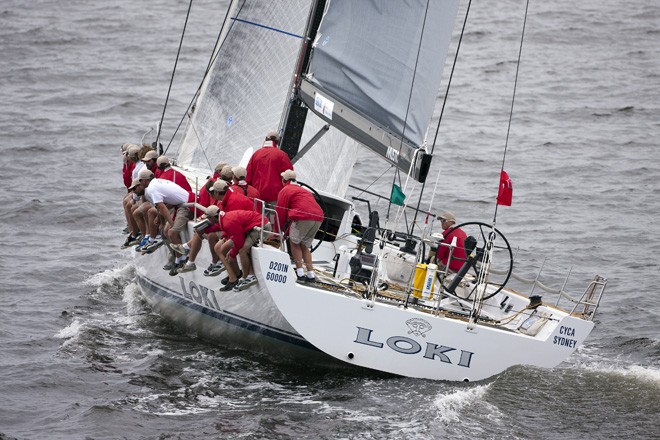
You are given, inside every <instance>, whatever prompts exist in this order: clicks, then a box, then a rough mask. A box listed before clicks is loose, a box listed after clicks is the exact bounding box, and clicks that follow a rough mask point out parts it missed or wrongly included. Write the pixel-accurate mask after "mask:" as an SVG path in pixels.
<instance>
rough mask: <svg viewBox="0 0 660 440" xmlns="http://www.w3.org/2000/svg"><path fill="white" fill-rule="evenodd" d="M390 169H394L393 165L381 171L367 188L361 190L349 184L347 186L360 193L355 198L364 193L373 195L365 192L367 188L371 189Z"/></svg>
mask: <svg viewBox="0 0 660 440" xmlns="http://www.w3.org/2000/svg"><path fill="white" fill-rule="evenodd" d="M392 167H394V165H390V166H389V167H388V168H386V169H385V171H383V172H382V173H381V175H380V176H378V177H376V178H375V179H374V181H373V182H371V183H370V184H369V186H367V187H366V188H364V189H362V188H358V187H356V186H353V185H350V184H349V185H348V186H349V187H351V188H355V189H357V190H360V191H361V192H360V194H358V195H357V197H362V195H363V194H364V193H365V192H366V193H367V194H370V195H374V194H375V193H372V192H369V191H367V190H368V189H369V188H371V187H372V186H373V185H374V184H375V183H376V182H378V181H379V180H380V178H381V177H383V176H384V175H385V173H387V172H388V171H389V170H391V169H392ZM379 197H382V196H379ZM383 198H386V197H383ZM388 200H389V199H388Z"/></svg>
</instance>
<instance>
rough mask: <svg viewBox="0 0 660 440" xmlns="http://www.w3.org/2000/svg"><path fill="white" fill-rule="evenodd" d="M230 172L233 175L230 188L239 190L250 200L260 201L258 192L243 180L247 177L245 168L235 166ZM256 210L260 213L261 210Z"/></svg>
mask: <svg viewBox="0 0 660 440" xmlns="http://www.w3.org/2000/svg"><path fill="white" fill-rule="evenodd" d="M231 171H232V172H233V173H234V182H233V184H232V185H231V188H234V189H237V190H239V191H240V192H242V193H243V194H244V195H245V196H247V197H248V198H249V199H250V200H255V199H261V194H260V193H259V190H258V189H257V188H255V187H254V186H252V185H250V184H248V183H247V181H246V180H245V177H246V176H247V170H246V169H245V167H241V166H237V167H234V168H232V169H231ZM258 210H259V211H261V208H259V209H258Z"/></svg>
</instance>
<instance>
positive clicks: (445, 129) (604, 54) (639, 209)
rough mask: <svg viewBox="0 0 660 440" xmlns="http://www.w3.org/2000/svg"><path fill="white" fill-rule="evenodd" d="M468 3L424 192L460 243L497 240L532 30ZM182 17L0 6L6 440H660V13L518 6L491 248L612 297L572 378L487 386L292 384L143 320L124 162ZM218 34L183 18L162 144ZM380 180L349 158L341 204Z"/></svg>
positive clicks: (208, 5) (212, 23)
mask: <svg viewBox="0 0 660 440" xmlns="http://www.w3.org/2000/svg"><path fill="white" fill-rule="evenodd" d="M477 3H481V4H477ZM483 3H485V2H475V4H474V5H473V10H472V21H471V23H470V24H469V25H468V30H467V34H466V37H465V42H464V46H463V48H462V49H461V59H462V62H463V64H459V66H458V67H457V70H456V74H455V75H456V76H455V78H454V86H455V87H454V88H453V89H452V91H451V93H450V99H449V102H448V104H447V109H446V111H445V112H446V113H445V121H444V122H443V126H442V128H441V130H440V139H441V141H440V145H439V147H438V148H437V149H436V153H437V154H439V155H440V156H441V157H442V159H441V160H436V161H435V162H434V168H433V169H432V171H431V178H430V180H431V182H430V183H429V186H428V188H431V190H432V188H433V186H434V184H435V180H436V178H435V176H436V175H437V174H438V172H439V173H440V174H439V178H438V186H437V194H436V196H435V198H434V205H433V206H434V209H436V210H440V209H451V210H453V211H455V212H456V213H458V215H459V220H461V221H462V220H479V221H486V222H488V221H490V220H491V219H492V215H493V206H492V200H493V198H494V192H495V189H494V188H496V186H497V176H498V172H499V165H500V163H501V160H502V150H503V145H504V139H505V136H506V123H507V119H508V109H509V106H510V96H511V88H512V85H513V77H514V74H515V60H516V57H517V51H518V38H519V30H520V26H521V24H522V15H523V11H524V5H523V4H522V3H521V2H518V1H513V0H510V1H505V2H497V4H495V2H488V3H489V4H487V5H485V4H483ZM490 3H493V4H490ZM186 8H187V2H183V1H178V2H165V1H161V0H158V1H152V2H146V1H127V0H117V1H113V2H88V1H83V0H73V1H69V2H60V1H55V0H33V1H30V2H25V1H18V0H5V1H3V2H2V3H1V4H0V36H1V40H0V41H1V43H0V72H1V75H0V90H2V99H1V100H0V133H1V134H2V137H1V142H2V149H3V154H2V156H1V158H0V164H1V165H2V167H1V168H2V173H0V184H1V185H2V187H3V188H4V189H5V190H4V191H3V192H2V194H1V195H0V202H1V203H0V206H1V208H0V219H1V222H0V232H2V237H3V244H4V246H3V247H4V249H3V252H2V253H0V269H2V275H1V280H2V282H1V284H0V295H1V296H0V298H1V299H2V302H3V305H2V307H1V308H0V347H1V352H2V355H1V356H0V438H2V439H4V438H8V439H9V438H18V439H45V438H48V439H73V438H94V439H106V438H107V439H114V438H128V439H152V438H153V439H155V438H181V439H187V438H197V439H200V438H268V439H274V438H281V439H286V438H360V439H362V438H373V439H375V438H449V437H451V438H458V439H463V438H474V437H479V438H492V439H500V438H510V439H541V438H542V439H559V438H562V439H577V438H589V439H591V438H595V439H601V438H630V439H652V438H658V437H660V306H658V295H657V286H658V285H660V270H659V269H660V267H659V264H658V261H657V253H658V249H660V227H659V226H658V220H657V215H658V213H659V212H660V183H658V182H660V153H658V139H660V109H659V104H658V103H659V102H660V92H658V90H660V88H658V83H659V82H660V45H659V44H658V41H659V38H660V5H658V4H657V2H654V1H650V0H647V1H639V2H634V3H625V4H624V3H623V2H619V1H614V0H607V1H595V0H588V1H583V2H577V3H576V2H569V1H556V2H532V4H531V6H530V18H529V21H528V24H527V33H526V38H525V46H524V49H523V64H522V66H521V71H520V80H519V85H518V87H519V88H518V94H517V98H516V112H515V114H514V118H513V123H512V130H511V136H510V141H509V150H508V153H507V162H506V167H505V168H506V169H507V171H508V172H509V174H510V176H511V177H512V179H513V182H514V204H513V206H512V207H510V208H504V207H501V208H500V210H499V211H498V226H499V227H500V228H501V229H502V230H503V231H504V232H505V234H507V236H508V238H509V239H510V241H512V242H513V244H514V246H516V247H521V248H522V249H524V251H525V252H529V253H531V254H534V255H536V254H544V255H545V254H547V255H548V256H549V257H551V258H552V260H551V263H548V264H551V265H557V266H560V267H566V268H568V267H569V266H575V268H576V273H577V275H576V276H578V277H579V276H580V275H582V274H593V273H595V272H599V273H601V274H602V275H603V276H606V277H607V278H608V279H609V285H608V290H607V294H606V297H605V299H604V301H603V304H602V306H601V309H600V314H599V316H598V319H597V321H598V325H597V327H596V329H595V331H594V332H593V334H592V336H591V337H590V339H589V340H588V341H587V343H586V345H585V346H584V347H582V348H581V349H580V350H579V351H578V352H577V353H576V354H575V355H574V356H572V357H571V358H570V359H569V360H568V362H566V363H564V364H562V365H561V366H559V367H558V368H556V369H553V370H540V369H534V368H523V367H518V368H513V369H511V370H508V371H506V372H505V373H503V374H502V375H500V376H498V377H497V378H495V379H493V380H491V381H488V382H485V383H480V384H453V383H442V382H427V381H420V380H414V379H407V378H396V377H391V376H387V375H382V374H378V373H374V372H368V371H364V370H353V369H346V370H341V369H340V370H336V369H328V368H322V367H318V366H316V367H314V366H312V367H310V366H308V365H297V364H295V363H292V362H290V361H288V360H286V359H278V358H275V357H273V356H272V355H268V354H261V353H253V352H251V351H249V350H248V349H246V348H234V347H217V346H213V345H211V344H209V343H207V342H203V341H200V340H198V339H196V338H195V337H194V336H192V335H187V334H185V333H183V332H182V331H181V330H179V329H177V328H173V327H171V326H170V325H169V324H168V323H167V322H165V321H163V320H162V319H160V318H159V317H158V316H155V315H153V314H151V313H150V311H149V309H148V308H147V307H146V306H145V305H144V304H143V302H142V301H141V299H140V295H139V293H138V290H137V287H136V285H135V284H134V283H133V281H132V278H133V269H132V266H131V259H130V252H128V251H120V250H119V245H120V244H121V242H122V241H123V236H121V235H120V233H119V231H120V230H121V228H122V227H123V220H122V215H121V212H120V209H119V207H120V205H119V200H120V198H121V194H122V190H121V181H120V176H119V170H120V167H121V164H120V161H119V155H118V147H119V145H121V144H122V143H123V142H125V141H127V140H134V141H135V140H138V139H139V137H140V136H141V134H142V133H143V132H144V131H145V129H146V127H148V126H151V125H153V123H154V122H155V121H156V120H158V119H159V117H160V113H161V111H162V104H163V101H164V97H165V94H166V91H167V84H168V81H169V76H170V74H171V67H172V63H173V61H174V58H175V55H176V48H177V44H178V38H179V35H180V34H179V32H180V30H181V27H182V26H183V21H184V17H185V13H186ZM225 11H226V4H225V2H218V3H216V2H212V1H210V0H205V1H198V2H195V4H194V6H193V10H192V14H191V25H190V26H191V27H190V28H189V32H190V34H189V35H190V39H189V40H187V42H186V44H184V48H183V52H182V58H181V60H180V65H179V71H178V73H177V80H176V82H175V86H174V90H173V101H171V103H170V109H171V111H170V112H169V113H168V117H167V118H166V122H165V127H166V129H165V130H166V131H168V130H169V131H170V132H171V131H172V130H173V127H175V126H176V124H177V123H178V118H179V117H180V114H181V112H182V111H183V109H184V108H185V106H186V105H187V102H188V100H189V99H190V96H191V94H192V93H193V92H194V90H195V89H196V87H197V84H198V81H199V80H200V79H201V74H202V72H203V69H204V68H205V66H206V61H207V60H208V57H209V56H210V51H211V48H212V45H213V43H214V41H215V36H216V32H217V29H218V25H219V23H221V21H222V19H223V17H224V14H225ZM167 127H169V128H167ZM384 169H385V168H382V169H377V168H374V167H373V166H372V162H371V163H370V161H369V159H368V158H365V159H362V160H361V161H360V163H359V164H358V166H357V168H356V172H355V174H354V175H355V183H357V184H359V185H362V186H366V185H369V184H371V183H372V180H373V179H375V178H376V177H378V176H379V175H380V174H381V173H382V172H383V171H384ZM390 179H391V175H390V177H387V178H386V179H385V180H381V181H379V182H378V183H377V184H376V186H375V188H388V187H389V185H390V184H391V180H390Z"/></svg>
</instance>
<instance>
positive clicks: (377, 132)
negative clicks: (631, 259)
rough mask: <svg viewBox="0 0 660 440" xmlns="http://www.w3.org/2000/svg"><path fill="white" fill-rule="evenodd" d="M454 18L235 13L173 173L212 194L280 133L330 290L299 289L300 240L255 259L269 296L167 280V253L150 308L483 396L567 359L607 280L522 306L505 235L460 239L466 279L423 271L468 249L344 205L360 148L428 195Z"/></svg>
mask: <svg viewBox="0 0 660 440" xmlns="http://www.w3.org/2000/svg"><path fill="white" fill-rule="evenodd" d="M404 3H405V4H404ZM458 10H459V1H458V0H443V1H423V0H408V1H405V2H401V1H398V0H397V1H394V0H386V1H379V2H366V1H365V2H355V1H348V0H327V1H323V0H320V1H311V0H310V1H302V0H288V1H287V0H282V1H278V2H261V1H257V0H235V1H233V2H232V3H231V5H230V8H229V11H228V15H227V16H228V20H227V21H226V23H225V24H224V25H223V28H222V32H221V36H220V38H219V42H218V44H217V46H216V49H215V51H214V56H213V60H212V62H211V63H210V67H209V69H208V72H207V75H206V76H205V78H204V81H203V83H202V86H201V87H200V90H199V93H198V95H197V97H196V99H195V101H194V105H193V106H191V109H190V111H189V112H188V113H187V118H188V123H187V128H186V131H185V133H184V135H183V136H182V140H181V145H180V148H179V153H178V158H177V169H179V170H180V171H181V172H183V173H185V174H186V175H187V176H188V178H189V180H190V181H191V182H192V183H193V186H194V187H197V188H199V187H200V185H201V184H203V182H204V181H205V178H206V177H207V176H208V175H209V174H210V170H212V169H213V164H215V163H216V162H218V161H220V160H224V161H226V162H229V163H233V164H245V163H247V161H248V160H249V157H250V155H251V154H252V152H253V148H254V147H255V146H258V145H260V143H261V142H262V141H263V138H264V135H265V133H266V132H267V131H268V130H269V129H271V128H273V127H278V128H279V131H280V133H281V134H282V142H281V148H282V149H283V150H284V151H286V152H287V153H288V154H289V156H290V157H291V159H292V162H293V163H294V166H295V171H296V174H297V180H298V181H302V182H305V183H306V184H307V186H309V187H310V188H313V192H314V193H315V194H316V196H317V198H318V199H319V202H320V204H321V205H322V207H323V210H324V214H325V220H324V222H323V225H322V227H321V230H320V231H319V234H318V235H317V237H316V238H317V240H316V242H315V244H314V246H313V249H314V252H313V257H314V265H315V268H316V269H317V274H318V277H317V282H315V283H300V282H298V281H297V277H296V274H295V271H294V265H293V264H292V261H291V257H290V255H289V253H288V252H287V248H286V245H285V242H286V240H282V241H281V242H282V244H281V245H269V244H266V243H264V242H263V240H262V243H261V244H260V245H258V246H255V247H254V248H253V249H252V262H253V266H254V270H255V275H256V276H257V279H258V282H257V284H256V285H253V286H251V287H249V288H248V289H247V290H242V291H230V292H220V291H219V288H220V287H221V284H220V283H219V280H218V279H217V278H212V277H205V276H203V275H202V273H201V271H193V272H185V273H180V274H178V275H176V276H169V275H168V273H167V272H164V271H163V270H162V269H161V266H162V265H163V264H164V263H165V262H166V260H167V258H168V251H167V250H166V249H165V248H164V247H163V248H161V249H159V250H157V251H156V252H155V253H154V254H152V255H138V256H136V259H135V264H136V268H137V281H138V284H139V286H140V288H141V290H142V292H143V294H144V296H145V298H146V299H147V301H148V302H149V303H150V304H151V305H152V307H153V308H154V310H156V311H157V312H159V313H160V314H162V315H163V316H166V317H168V318H170V319H173V320H175V321H177V322H179V323H181V324H182V325H185V326H186V327H188V328H191V329H194V330H195V331H197V332H199V333H200V334H201V335H202V336H204V337H206V338H208V339H210V340H213V341H217V342H219V343H243V344H249V346H250V347H253V346H255V347H256V346H260V347H268V348H272V347H278V349H280V348H281V347H288V348H290V349H293V350H295V351H300V352H302V353H312V352H317V353H318V352H322V353H325V354H326V355H329V356H331V357H332V358H335V359H336V360H338V361H341V362H345V363H348V364H352V365H356V366H359V367H365V368H369V369H373V370H379V371H384V372H388V373H392V374H396V375H401V376H408V377H415V378H425V379H434V380H450V381H475V380H476V381H478V380H483V379H487V378H489V377H492V376H494V375H497V374H499V373H501V372H502V371H504V370H506V369H507V368H509V367H512V366H514V365H531V366H537V367H547V368H551V367H554V366H556V365H558V364H559V363H561V362H562V361H564V360H565V359H566V358H567V357H568V356H570V355H571V353H573V352H574V351H575V350H576V349H577V347H578V346H580V345H581V344H582V343H583V342H584V341H585V339H586V338H587V337H588V335H589V333H590V332H591V330H592V329H593V327H594V321H593V319H594V316H595V314H596V311H597V309H598V305H599V304H600V301H601V298H602V296H603V293H604V291H605V286H606V284H607V280H606V279H605V278H602V277H600V276H598V275H596V276H595V277H594V279H593V280H592V281H591V282H590V283H588V285H587V286H586V288H585V289H584V291H583V292H582V293H581V294H569V293H568V292H565V291H564V290H563V288H562V289H560V290H559V291H558V293H556V300H554V301H550V302H548V301H546V300H544V299H543V298H542V297H541V296H540V295H524V294H522V293H519V292H518V291H516V290H514V289H513V288H511V287H509V286H508V283H509V280H510V278H511V276H512V271H513V266H514V262H515V261H514V260H515V258H514V254H513V252H512V249H511V246H510V245H509V242H508V240H507V239H506V237H505V236H504V235H503V234H502V232H501V231H500V230H499V229H497V228H496V227H495V224H494V221H493V222H491V223H483V222H469V223H465V224H463V225H459V226H460V227H461V228H463V229H464V230H465V232H466V233H467V235H468V238H469V239H468V240H466V243H469V246H466V247H468V249H466V252H467V255H468V257H467V258H465V259H463V261H461V267H460V270H458V271H452V270H449V269H447V268H442V267H437V266H435V265H433V264H429V263H428V261H427V256H428V253H429V249H430V248H432V247H436V246H445V247H447V248H448V251H449V253H450V255H453V252H454V251H455V249H456V246H457V245H456V243H448V244H447V243H442V242H441V241H442V240H441V238H439V237H437V236H434V235H433V234H431V233H430V230H429V228H425V229H422V230H419V229H414V228H400V227H399V225H398V220H397V219H399V218H401V216H400V215H399V213H401V212H404V211H405V209H406V208H407V206H405V204H404V203H399V204H397V205H395V206H397V208H396V211H397V215H396V216H394V219H390V216H389V215H387V216H386V217H385V220H384V222H383V223H384V224H383V225H381V221H380V215H379V213H378V212H377V211H372V210H371V205H370V204H368V205H367V206H368V209H369V218H368V221H365V222H362V221H358V220H357V219H359V213H358V211H359V209H358V206H357V205H356V203H364V202H363V201H362V199H357V200H356V199H348V198H347V197H346V192H347V189H348V184H349V178H350V173H351V170H352V168H353V166H354V164H355V161H356V158H357V155H358V151H360V149H363V148H367V149H370V150H371V151H373V152H374V153H375V154H376V155H378V157H380V158H381V159H382V161H383V163H388V164H390V165H391V166H392V167H393V168H394V169H395V172H396V173H397V174H399V175H401V176H405V179H406V181H415V182H421V183H424V182H425V181H426V179H427V176H428V173H429V169H430V164H431V160H432V159H433V154H432V153H431V149H430V146H429V145H428V140H427V134H428V133H429V124H430V122H431V119H432V116H433V111H434V108H435V104H436V100H437V98H436V96H437V92H438V90H439V87H440V81H441V78H442V73H443V68H444V65H445V59H446V57H447V53H448V51H449V47H450V44H451V41H452V34H453V30H454V23H455V21H456V20H457V16H458ZM284 11H286V12H284ZM364 193H366V194H369V192H368V191H366V192H364ZM387 196H388V197H386V198H387V199H390V198H391V197H390V196H392V195H387ZM367 203H368V202H367ZM399 205H402V206H399ZM264 214H267V213H266V212H264ZM193 225H194V222H191V223H190V225H189V231H188V233H189V234H192V228H193ZM262 238H264V237H263V236H262ZM282 238H283V239H285V238H286V237H282ZM205 258H206V259H210V257H209V254H208V251H206V254H205V253H204V252H202V253H201V255H200V256H199V259H200V261H203V260H204V259H205ZM450 258H451V257H450ZM560 300H563V301H564V302H570V307H569V308H566V309H565V308H562V307H560V305H559V303H560Z"/></svg>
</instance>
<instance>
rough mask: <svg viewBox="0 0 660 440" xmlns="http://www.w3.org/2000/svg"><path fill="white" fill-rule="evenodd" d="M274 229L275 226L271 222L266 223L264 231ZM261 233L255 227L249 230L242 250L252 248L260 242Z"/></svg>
mask: <svg viewBox="0 0 660 440" xmlns="http://www.w3.org/2000/svg"><path fill="white" fill-rule="evenodd" d="M272 229H273V228H272V226H271V225H270V223H267V224H265V225H264V231H267V232H270V231H272ZM259 235H260V234H259V231H255V230H254V229H253V230H251V231H250V232H248V233H247V235H246V236H245V243H244V244H243V247H242V248H241V250H245V249H250V248H251V247H252V246H254V245H255V244H257V243H259Z"/></svg>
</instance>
